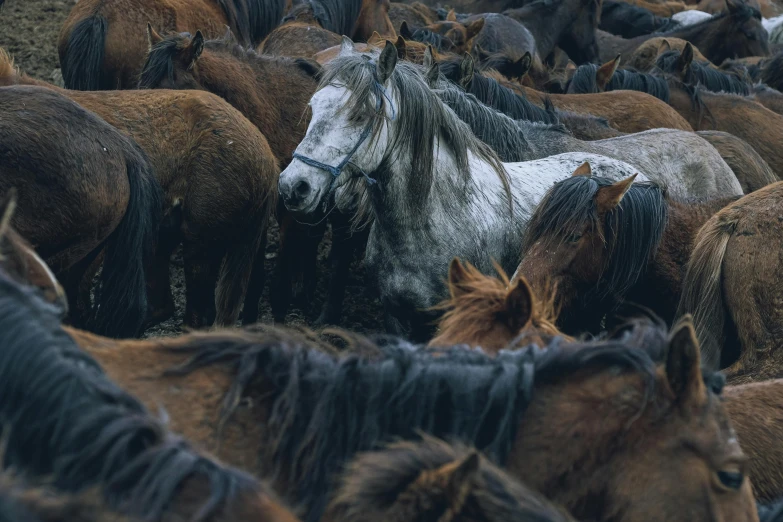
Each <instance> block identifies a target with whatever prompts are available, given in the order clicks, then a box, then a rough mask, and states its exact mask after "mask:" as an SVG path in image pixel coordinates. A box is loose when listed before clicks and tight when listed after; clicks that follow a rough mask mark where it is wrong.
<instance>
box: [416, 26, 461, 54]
mask: <svg viewBox="0 0 783 522" xmlns="http://www.w3.org/2000/svg"><path fill="white" fill-rule="evenodd" d="M411 38H412V39H413V40H414V41H416V42H419V43H423V44H427V45H431V46H432V47H433V49H435V50H436V51H448V50H450V49H452V48H453V47H454V43H453V42H452V41H451V40H450V39H448V38H446V37H445V36H443V35H442V34H439V33H436V32H435V31H432V30H431V29H428V28H427V27H421V28H419V29H416V31H415V32H414V33H413V36H412V37H411ZM444 45H445V47H444Z"/></svg>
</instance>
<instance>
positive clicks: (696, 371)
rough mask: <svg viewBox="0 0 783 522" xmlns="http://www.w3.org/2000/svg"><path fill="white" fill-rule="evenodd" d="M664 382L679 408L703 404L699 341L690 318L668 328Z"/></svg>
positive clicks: (703, 391)
mask: <svg viewBox="0 0 783 522" xmlns="http://www.w3.org/2000/svg"><path fill="white" fill-rule="evenodd" d="M666 379H667V381H668V383H669V388H671V390H672V392H673V393H674V397H675V400H676V401H677V402H678V403H679V404H681V405H692V404H703V402H704V401H705V400H706V398H707V393H706V388H705V387H704V380H703V379H702V376H701V354H700V353H699V341H698V340H697V339H696V332H695V331H694V330H693V322H692V320H691V316H690V315H686V316H684V317H683V318H682V319H681V320H680V321H679V322H678V323H677V324H676V325H675V326H674V328H672V332H671V334H670V336H669V351H668V354H667V355H666Z"/></svg>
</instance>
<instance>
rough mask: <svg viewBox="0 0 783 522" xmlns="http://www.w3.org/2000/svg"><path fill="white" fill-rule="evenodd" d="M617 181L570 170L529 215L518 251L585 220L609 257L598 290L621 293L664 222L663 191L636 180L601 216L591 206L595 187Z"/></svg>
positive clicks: (642, 265)
mask: <svg viewBox="0 0 783 522" xmlns="http://www.w3.org/2000/svg"><path fill="white" fill-rule="evenodd" d="M613 183H615V181H614V180H610V179H608V178H602V177H599V176H593V177H585V176H573V177H570V178H568V179H565V180H563V181H561V182H558V183H556V184H555V185H554V186H553V187H552V188H551V189H550V190H549V191H548V192H547V194H546V195H545V196H544V199H543V200H542V201H541V203H540V204H539V205H538V207H537V208H536V210H535V212H534V213H533V216H532V217H531V218H530V222H529V223H528V227H527V230H526V232H525V237H524V239H523V246H522V252H527V251H529V250H530V249H531V248H532V246H533V244H535V243H536V242H539V241H545V242H548V243H551V244H560V243H562V242H564V241H565V240H566V238H568V237H569V236H570V235H571V234H575V233H581V232H582V230H583V229H584V227H585V226H586V225H589V226H590V229H591V230H592V231H593V232H594V233H597V234H599V237H600V238H601V240H602V241H603V242H604V245H605V248H607V249H608V250H609V255H610V260H609V262H608V265H607V267H606V271H605V272H604V274H603V275H602V276H601V279H602V281H603V283H604V284H603V285H598V286H597V287H596V290H595V292H596V295H597V296H599V297H605V296H608V295H615V294H616V295H622V294H623V293H625V292H626V291H627V290H628V289H629V288H631V287H632V286H633V285H634V284H635V283H636V281H637V280H638V279H639V277H641V275H642V274H643V273H644V271H645V269H646V267H647V263H648V262H649V261H650V260H651V258H652V256H653V255H654V253H655V251H656V250H657V248H658V245H659V243H660V240H661V238H662V236H663V231H664V229H665V227H666V223H667V216H668V204H667V202H666V196H665V191H664V190H663V189H661V188H660V187H658V186H657V185H655V184H653V183H644V182H641V183H634V184H632V185H631V187H630V188H629V189H628V191H627V192H626V193H625V195H624V196H623V199H622V201H621V202H620V204H619V205H618V206H617V207H615V208H614V209H613V210H611V211H609V212H607V213H606V215H605V216H604V219H603V222H602V221H601V220H600V216H599V215H598V212H597V209H596V208H595V195H596V193H597V192H598V189H599V188H601V187H605V186H608V185H611V184H613Z"/></svg>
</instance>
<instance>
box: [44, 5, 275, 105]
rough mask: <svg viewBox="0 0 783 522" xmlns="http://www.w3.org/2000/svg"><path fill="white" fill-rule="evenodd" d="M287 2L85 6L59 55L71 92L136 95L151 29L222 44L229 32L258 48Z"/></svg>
mask: <svg viewBox="0 0 783 522" xmlns="http://www.w3.org/2000/svg"><path fill="white" fill-rule="evenodd" d="M285 5H286V0H164V1H160V0H118V1H112V2H104V1H103V0H82V1H81V2H79V3H78V4H76V5H74V7H73V9H72V10H71V14H70V15H69V16H68V18H67V19H66V20H65V23H64V24H63V27H62V30H61V31H60V40H59V43H58V50H59V53H60V64H61V66H62V72H63V80H64V81H65V86H66V87H68V88H69V89H79V90H93V91H94V90H99V89H132V88H134V87H136V84H137V83H138V78H139V72H141V66H142V64H143V63H144V56H145V55H146V53H147V50H148V46H147V40H146V39H145V38H144V34H145V33H144V30H145V27H146V25H147V24H152V26H153V27H155V28H156V29H158V30H160V31H164V32H166V33H178V32H182V31H195V30H197V29H200V30H202V31H204V32H205V33H206V34H207V36H210V37H213V38H216V37H218V36H220V35H222V34H223V33H224V32H225V29H226V26H228V27H230V28H231V30H232V31H233V33H234V34H235V35H237V37H238V38H239V39H240V41H241V42H242V44H243V45H245V46H255V45H257V44H258V43H260V42H261V41H262V40H263V39H264V37H266V35H267V34H269V32H270V31H271V30H272V29H274V28H275V27H276V26H277V24H278V23H279V22H280V19H281V18H282V16H283V9H284V8H285Z"/></svg>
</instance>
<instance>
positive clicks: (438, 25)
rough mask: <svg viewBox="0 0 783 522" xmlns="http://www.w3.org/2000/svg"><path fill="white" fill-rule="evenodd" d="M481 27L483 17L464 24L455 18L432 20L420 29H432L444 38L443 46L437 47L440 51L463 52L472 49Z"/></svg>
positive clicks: (482, 25)
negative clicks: (432, 21)
mask: <svg viewBox="0 0 783 522" xmlns="http://www.w3.org/2000/svg"><path fill="white" fill-rule="evenodd" d="M452 13H453V11H452ZM483 27H484V19H483V18H478V19H476V20H473V21H468V22H466V23H464V24H463V23H460V22H457V21H456V18H455V19H454V20H448V19H447V20H445V21H438V22H434V23H432V24H428V25H426V26H424V27H422V29H425V30H429V31H432V32H433V33H435V34H439V35H441V36H442V37H443V38H444V40H443V41H444V46H443V47H441V48H440V49H439V50H440V51H444V52H451V53H455V54H465V53H469V52H471V51H472V50H473V41H474V39H475V38H476V36H477V35H478V34H479V31H481V29H482V28H483ZM403 36H405V35H403Z"/></svg>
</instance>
